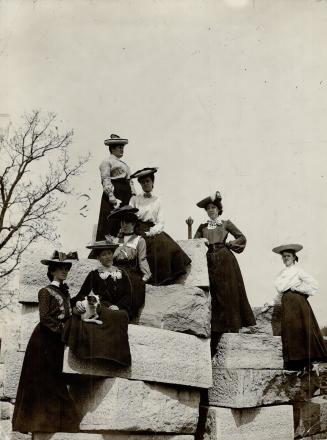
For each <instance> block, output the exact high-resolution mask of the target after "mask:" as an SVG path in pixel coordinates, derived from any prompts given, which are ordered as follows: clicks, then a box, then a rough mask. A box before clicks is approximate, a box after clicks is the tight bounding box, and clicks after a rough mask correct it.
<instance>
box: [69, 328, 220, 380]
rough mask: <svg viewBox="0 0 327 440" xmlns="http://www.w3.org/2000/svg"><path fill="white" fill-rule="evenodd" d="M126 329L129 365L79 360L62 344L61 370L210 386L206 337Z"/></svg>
mask: <svg viewBox="0 0 327 440" xmlns="http://www.w3.org/2000/svg"><path fill="white" fill-rule="evenodd" d="M128 332H129V342H130V348H131V355H132V365H131V366H130V367H124V368H122V367H118V366H114V365H112V364H111V363H110V362H108V361H99V360H81V359H78V358H77V357H76V356H74V355H73V353H72V352H71V351H70V350H69V349H68V348H66V350H65V355H64V372H66V373H75V374H86V375H93V376H105V377H123V378H127V379H135V380H145V381H149V382H162V383H172V384H178V385H189V386H193V387H200V388H209V387H211V385H212V371H211V356H210V340H209V339H202V338H198V337H196V336H192V335H186V334H183V333H176V332H171V331H169V330H160V329H156V328H150V327H143V326H138V325H133V324H130V325H129V328H128Z"/></svg>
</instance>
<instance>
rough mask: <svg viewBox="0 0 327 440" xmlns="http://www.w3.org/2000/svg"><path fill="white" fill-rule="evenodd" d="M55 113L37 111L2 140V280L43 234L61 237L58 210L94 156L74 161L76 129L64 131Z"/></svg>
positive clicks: (0, 239) (3, 135) (0, 237)
mask: <svg viewBox="0 0 327 440" xmlns="http://www.w3.org/2000/svg"><path fill="white" fill-rule="evenodd" d="M55 124H56V115H55V114H52V113H49V114H47V115H44V116H43V115H42V114H41V112H40V111H38V110H36V111H32V112H31V113H30V114H26V115H24V116H23V124H22V126H21V127H20V128H18V129H17V130H15V131H14V132H13V133H12V129H11V127H10V126H8V128H7V129H6V130H5V131H4V133H3V134H2V136H1V138H0V157H1V165H0V280H2V281H5V279H8V276H9V275H10V274H12V273H13V271H14V270H15V269H17V267H18V265H19V263H20V260H21V256H22V254H23V253H24V252H25V250H26V249H27V248H28V247H29V246H30V245H31V244H32V243H33V242H35V241H36V240H38V239H39V238H41V237H42V238H44V239H48V240H51V241H52V240H54V239H55V238H56V225H55V221H56V219H57V214H58V213H59V212H60V211H61V209H62V208H63V206H64V205H65V201H64V197H62V195H67V194H70V193H71V192H72V189H71V187H70V181H71V178H72V177H73V176H76V175H78V174H79V173H80V171H81V168H82V167H83V165H84V164H85V163H86V162H87V161H88V160H89V156H87V157H82V158H79V159H78V160H77V162H75V163H71V161H70V159H69V156H68V147H69V145H70V144H71V142H72V137H73V131H68V132H66V133H64V134H60V133H59V130H58V127H57V126H56V125H55Z"/></svg>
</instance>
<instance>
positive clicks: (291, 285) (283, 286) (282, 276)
mask: <svg viewBox="0 0 327 440" xmlns="http://www.w3.org/2000/svg"><path fill="white" fill-rule="evenodd" d="M275 287H276V290H277V292H278V293H283V292H286V291H287V290H293V291H296V292H300V293H303V294H305V295H310V296H312V295H314V294H315V293H316V292H317V290H318V282H317V281H316V280H315V279H314V278H313V277H312V276H311V275H309V274H308V273H306V272H304V270H303V269H302V268H300V267H298V266H297V265H296V264H293V265H292V266H288V267H285V268H284V269H283V270H282V271H281V272H280V273H279V275H278V277H277V278H276V280H275Z"/></svg>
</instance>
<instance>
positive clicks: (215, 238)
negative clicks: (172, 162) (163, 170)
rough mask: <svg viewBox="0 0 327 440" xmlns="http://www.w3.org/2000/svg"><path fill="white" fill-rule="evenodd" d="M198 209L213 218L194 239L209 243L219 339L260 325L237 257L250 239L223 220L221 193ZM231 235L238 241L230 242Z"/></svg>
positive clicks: (213, 323) (213, 324)
mask: <svg viewBox="0 0 327 440" xmlns="http://www.w3.org/2000/svg"><path fill="white" fill-rule="evenodd" d="M197 206H198V207H199V208H203V209H205V210H206V212H207V215H208V217H209V219H208V220H207V221H206V222H205V223H203V224H201V225H200V226H199V228H198V230H197V232H196V234H195V237H194V238H206V239H207V240H208V252H207V262H208V271H209V281H210V293H211V303H212V318H211V330H212V332H214V333H216V336H217V334H221V333H231V332H232V333H237V332H238V331H239V329H240V328H241V327H249V326H252V325H255V324H256V321H255V317H254V315H253V312H252V309H251V307H250V304H249V301H248V298H247V295H246V291H245V287H244V282H243V278H242V274H241V271H240V268H239V265H238V262H237V260H236V258H235V256H234V254H233V252H236V253H241V252H243V250H244V248H245V245H246V238H245V236H244V235H243V234H242V232H241V231H240V230H239V229H238V228H237V227H236V226H235V225H234V224H233V223H232V222H231V221H230V220H222V219H221V217H220V216H221V214H222V212H223V207H222V203H221V195H220V193H219V191H217V192H216V193H215V194H214V195H213V196H211V197H206V198H205V199H203V200H201V201H200V202H199V203H197ZM228 234H231V235H232V236H233V237H234V240H230V241H227V236H228ZM232 251H233V252H232ZM213 339H214V338H213ZM214 348H215V347H214Z"/></svg>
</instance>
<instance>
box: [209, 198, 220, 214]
mask: <svg viewBox="0 0 327 440" xmlns="http://www.w3.org/2000/svg"><path fill="white" fill-rule="evenodd" d="M210 203H212V204H213V205H216V206H217V208H218V215H221V214H222V213H223V205H222V203H221V200H215V201H214V202H209V203H208V205H210ZM208 205H207V206H206V207H205V210H206V211H207V208H208Z"/></svg>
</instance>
